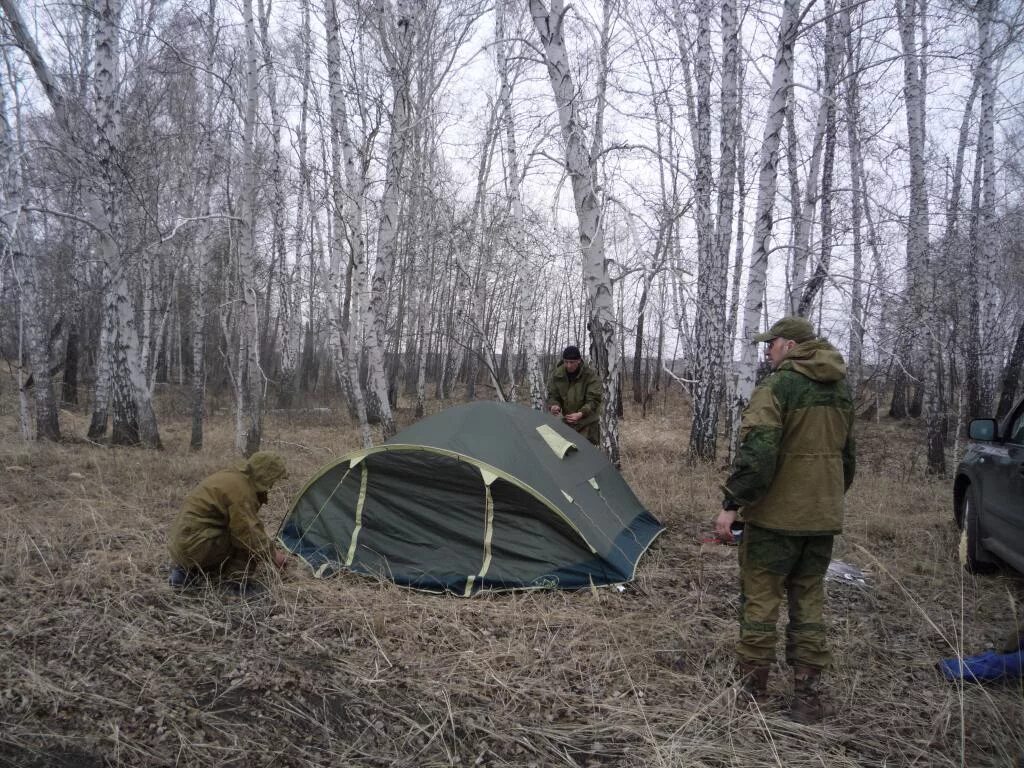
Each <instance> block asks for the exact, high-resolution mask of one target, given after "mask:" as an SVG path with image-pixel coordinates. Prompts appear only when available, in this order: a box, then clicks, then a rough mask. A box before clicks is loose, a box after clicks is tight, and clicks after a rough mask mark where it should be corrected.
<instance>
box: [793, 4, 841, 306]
mask: <svg viewBox="0 0 1024 768" xmlns="http://www.w3.org/2000/svg"><path fill="white" fill-rule="evenodd" d="M836 21H837V19H836V13H835V8H834V5H833V3H832V2H831V0H828V1H827V2H826V3H825V71H824V77H823V79H824V81H825V93H824V95H823V96H822V105H823V107H824V111H825V131H824V136H823V140H824V153H823V160H822V173H821V246H820V251H819V253H820V257H819V259H818V264H817V266H816V267H815V269H814V273H813V274H812V275H811V277H810V278H809V279H808V280H807V282H806V283H805V284H804V285H803V286H802V288H803V290H802V291H801V292H800V293H799V294H798V295H799V302H798V305H797V310H796V313H797V314H798V315H800V316H801V317H807V316H808V315H809V314H810V312H811V310H812V308H813V305H814V301H815V298H816V297H817V295H818V293H819V292H820V291H821V290H822V287H823V286H824V283H825V278H826V277H827V276H828V274H829V269H830V268H831V263H832V182H833V177H834V170H835V156H836V132H837V129H836V101H837V97H836V89H837V84H838V81H839V73H840V72H842V69H843V49H842V48H841V46H840V38H839V34H838V30H837V26H838V25H837V23H836ZM803 245H804V246H805V250H804V253H809V252H810V247H809V246H810V243H804V244H803ZM793 258H794V261H795V260H796V254H794V257H793ZM802 273H803V270H801V275H802Z"/></svg>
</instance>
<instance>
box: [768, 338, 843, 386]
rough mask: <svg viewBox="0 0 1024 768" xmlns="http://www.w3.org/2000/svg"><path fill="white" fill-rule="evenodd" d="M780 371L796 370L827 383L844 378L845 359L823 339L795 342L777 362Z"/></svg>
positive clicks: (812, 378)
mask: <svg viewBox="0 0 1024 768" xmlns="http://www.w3.org/2000/svg"><path fill="white" fill-rule="evenodd" d="M779 370H780V371H787V370H788V371H796V372H797V373H799V374H801V375H803V376H806V377H807V378H809V379H811V380H812V381H820V382H822V383H823V384H827V383H829V382H833V381H841V380H842V379H844V378H846V361H844V360H843V356H842V355H841V354H839V350H837V349H836V348H835V347H833V346H832V345H831V344H829V343H828V342H827V341H825V340H824V339H815V340H813V341H805V342H803V343H802V344H797V345H796V346H795V347H793V349H791V350H790V352H789V354H788V355H786V357H785V358H784V359H783V361H782V362H781V363H780V364H779Z"/></svg>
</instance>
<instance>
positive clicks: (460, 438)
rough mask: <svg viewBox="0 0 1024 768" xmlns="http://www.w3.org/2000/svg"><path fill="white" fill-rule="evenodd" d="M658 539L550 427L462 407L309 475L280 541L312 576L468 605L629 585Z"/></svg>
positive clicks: (511, 410) (530, 418)
mask: <svg viewBox="0 0 1024 768" xmlns="http://www.w3.org/2000/svg"><path fill="white" fill-rule="evenodd" d="M663 530H664V527H663V526H662V525H661V523H659V522H658V521H657V520H656V519H655V518H654V517H653V516H652V515H651V514H650V513H649V512H648V511H647V510H646V509H644V507H643V505H642V504H641V503H640V501H639V500H638V499H637V498H636V496H635V495H634V494H633V491H632V490H631V489H630V487H629V486H628V485H627V484H626V482H625V480H623V479H622V476H621V475H620V474H619V473H618V472H617V471H616V470H615V468H614V467H612V466H611V464H610V463H609V462H608V460H607V458H606V457H605V456H604V454H603V453H601V451H599V450H598V449H597V448H595V447H594V446H593V445H591V444H590V443H589V442H587V440H586V439H585V438H584V437H583V436H582V435H579V434H577V433H576V432H574V431H573V430H572V429H570V428H569V427H567V426H565V425H564V424H562V423H561V421H560V420H558V419H554V418H552V417H550V416H549V415H548V414H546V413H543V412H541V411H536V410H533V409H530V408H526V407H524V406H519V405H514V404H510V403H495V402H475V403H469V404H466V405H461V406H456V407H454V408H449V409H448V410H445V411H442V412H441V413H439V414H437V415H435V416H432V417H429V418H426V419H423V420H421V421H419V422H417V423H416V424H414V425H412V426H411V427H409V428H408V429H405V430H403V431H402V432H400V433H399V434H397V435H395V436H394V437H393V438H391V439H390V440H388V441H386V442H385V443H383V444H382V445H380V446H377V447H375V448H370V449H363V450H359V451H356V452H354V453H350V454H348V455H347V456H344V457H342V458H341V459H339V460H337V461H335V462H333V463H331V464H329V465H328V466H326V467H324V468H322V469H321V470H320V471H319V472H318V473H317V474H316V475H315V476H314V477H313V478H312V479H311V480H310V481H309V483H307V485H306V487H305V488H304V489H303V491H302V492H301V493H300V494H299V496H298V497H297V498H296V500H295V501H294V502H293V504H292V507H291V510H290V511H289V513H288V515H287V516H286V518H285V521H284V523H283V525H282V529H281V532H280V535H279V540H280V541H281V543H282V545H283V546H284V547H286V548H287V549H289V550H290V551H292V552H293V553H295V554H296V555H299V556H300V557H302V558H303V559H304V560H305V561H306V562H307V563H308V564H309V566H310V567H311V568H312V569H313V571H314V573H315V574H316V575H318V576H329V575H332V574H334V573H337V572H339V571H341V570H345V569H347V570H351V571H355V572H357V573H364V574H368V575H371V576H375V577H378V578H383V579H389V580H391V581H394V582H396V583H398V584H401V585H404V586H409V587H414V588H418V589H426V590H431V591H449V592H454V593H456V594H460V595H466V596H469V595H471V594H475V593H477V592H479V591H481V590H506V589H529V588H552V587H558V588H566V589H574V588H579V587H585V586H588V585H591V584H593V585H603V584H617V583H622V582H625V581H629V580H631V579H632V578H633V576H634V572H635V570H636V565H637V561H638V560H639V559H640V556H641V555H642V554H643V553H644V552H645V551H646V550H647V548H648V547H649V546H650V544H651V542H652V541H654V539H655V538H656V537H657V536H658V534H660V533H661V532H662V531H663Z"/></svg>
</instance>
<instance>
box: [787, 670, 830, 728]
mask: <svg viewBox="0 0 1024 768" xmlns="http://www.w3.org/2000/svg"><path fill="white" fill-rule="evenodd" d="M831 714H832V707H831V706H830V705H829V704H828V702H826V701H825V700H824V693H823V691H822V684H821V670H820V669H819V668H818V667H808V666H803V665H797V666H795V667H793V702H792V704H790V706H789V719H790V720H792V721H793V722H795V723H801V724H803V725H811V724H812V723H817V722H819V721H820V720H821V719H822V718H825V717H828V716H829V715H831Z"/></svg>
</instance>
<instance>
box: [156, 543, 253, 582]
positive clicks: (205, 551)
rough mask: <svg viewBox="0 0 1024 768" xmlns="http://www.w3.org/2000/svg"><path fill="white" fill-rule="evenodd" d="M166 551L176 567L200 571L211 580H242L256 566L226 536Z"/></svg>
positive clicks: (249, 555)
mask: <svg viewBox="0 0 1024 768" xmlns="http://www.w3.org/2000/svg"><path fill="white" fill-rule="evenodd" d="M168 549H169V550H170V553H171V557H172V559H173V560H174V562H175V563H176V564H177V565H180V566H181V567H182V568H187V569H190V570H191V569H197V570H200V571H202V572H203V573H204V574H205V575H206V576H207V577H208V578H211V579H215V578H226V579H244V578H245V577H246V576H247V575H249V574H250V573H251V572H252V571H254V570H255V569H256V566H257V563H256V562H255V560H254V559H253V557H252V555H251V554H250V553H249V552H248V551H246V550H244V549H238V548H236V547H235V546H234V545H233V544H232V543H231V539H230V537H228V536H227V535H224V536H219V537H216V538H213V539H206V540H205V541H200V542H195V543H192V544H191V545H186V546H181V547H175V546H170V547H169V548H168Z"/></svg>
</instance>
